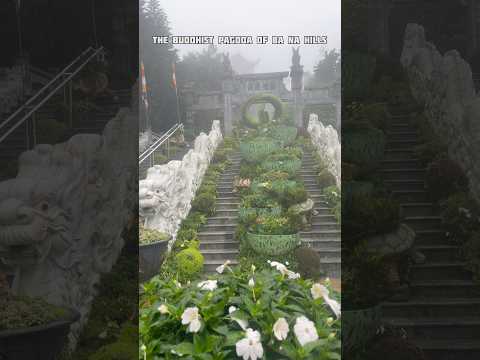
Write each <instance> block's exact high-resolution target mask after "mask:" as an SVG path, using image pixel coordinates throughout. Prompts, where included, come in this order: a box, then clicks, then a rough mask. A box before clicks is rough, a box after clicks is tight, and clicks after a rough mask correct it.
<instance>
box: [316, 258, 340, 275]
mask: <svg viewBox="0 0 480 360" xmlns="http://www.w3.org/2000/svg"><path fill="white" fill-rule="evenodd" d="M320 270H321V271H322V273H324V274H325V276H326V277H329V278H331V279H341V278H342V262H341V259H340V258H332V259H323V260H322V261H321V262H320Z"/></svg>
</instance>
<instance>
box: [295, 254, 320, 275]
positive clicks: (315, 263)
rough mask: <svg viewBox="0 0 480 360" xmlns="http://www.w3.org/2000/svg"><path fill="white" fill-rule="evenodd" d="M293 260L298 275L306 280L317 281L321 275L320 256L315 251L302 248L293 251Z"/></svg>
mask: <svg viewBox="0 0 480 360" xmlns="http://www.w3.org/2000/svg"><path fill="white" fill-rule="evenodd" d="M295 258H296V259H297V263H298V271H299V272H300V275H302V277H304V278H306V279H317V278H319V277H320V275H322V271H321V263H320V255H319V254H318V252H317V251H315V249H312V248H310V247H306V246H302V247H299V248H297V249H295Z"/></svg>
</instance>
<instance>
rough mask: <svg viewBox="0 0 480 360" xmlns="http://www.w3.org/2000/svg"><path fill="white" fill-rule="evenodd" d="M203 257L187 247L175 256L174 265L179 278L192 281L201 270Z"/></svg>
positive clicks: (195, 250) (197, 251) (198, 252)
mask: <svg viewBox="0 0 480 360" xmlns="http://www.w3.org/2000/svg"><path fill="white" fill-rule="evenodd" d="M203 261H204V260H203V255H202V253H201V252H200V251H199V250H198V249H195V248H193V247H188V248H186V249H184V250H182V251H180V252H179V253H178V254H177V255H175V263H176V268H177V270H178V273H179V275H180V277H181V278H184V279H193V278H194V277H195V276H196V275H197V274H199V273H200V272H201V271H202V270H203Z"/></svg>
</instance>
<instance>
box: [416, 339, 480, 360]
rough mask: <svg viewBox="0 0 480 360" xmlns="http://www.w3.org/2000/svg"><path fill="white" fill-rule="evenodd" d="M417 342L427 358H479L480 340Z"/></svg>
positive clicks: (472, 359)
mask: <svg viewBox="0 0 480 360" xmlns="http://www.w3.org/2000/svg"><path fill="white" fill-rule="evenodd" d="M416 344H417V345H418V346H419V347H420V348H421V349H422V350H423V352H424V354H425V356H426V358H427V359H433V360H457V359H458V360H478V359H480V341H478V340H468V339H455V340H447V339H442V340H430V339H429V340H422V341H417V342H416Z"/></svg>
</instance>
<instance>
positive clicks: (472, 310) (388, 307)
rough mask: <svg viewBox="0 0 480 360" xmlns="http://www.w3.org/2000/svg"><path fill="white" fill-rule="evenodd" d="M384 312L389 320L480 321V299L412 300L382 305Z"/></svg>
mask: <svg viewBox="0 0 480 360" xmlns="http://www.w3.org/2000/svg"><path fill="white" fill-rule="evenodd" d="M382 312H383V315H384V316H385V317H387V318H390V317H391V318H394V317H408V318H427V319H432V318H433V319H435V318H441V317H442V316H445V315H448V316H451V317H456V318H469V319H473V318H475V319H479V320H480V298H473V299H468V298H467V299H465V298H460V299H455V298H451V299H444V298H431V299H411V300H409V301H408V302H387V303H384V304H382ZM479 335H480V334H479Z"/></svg>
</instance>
